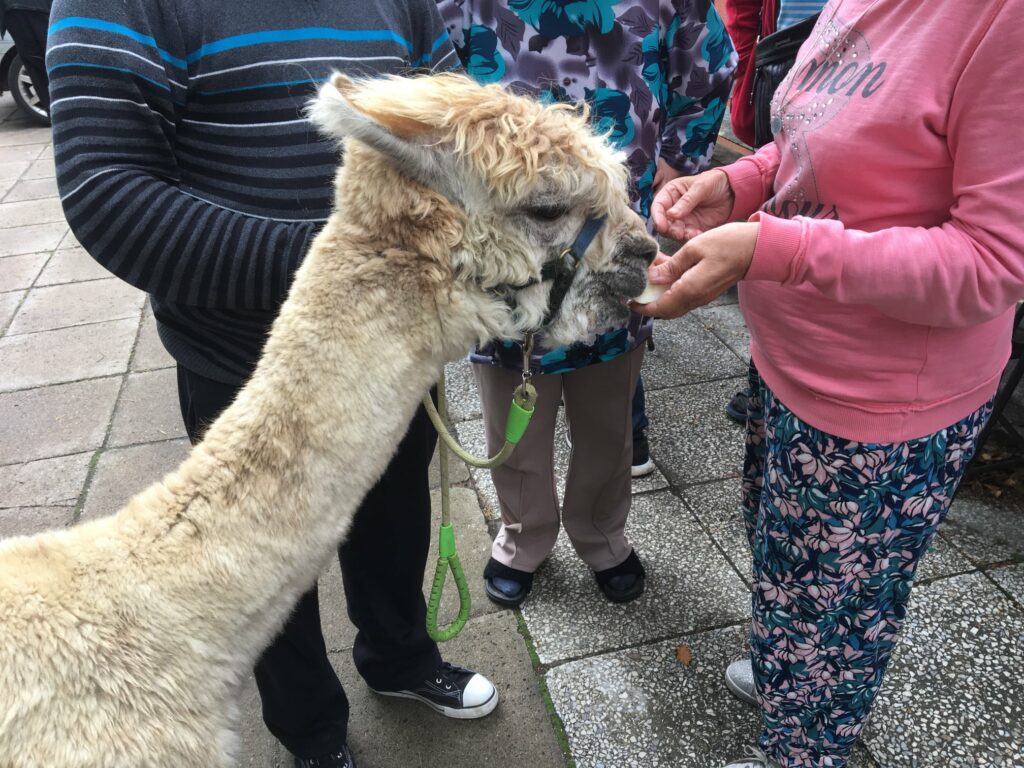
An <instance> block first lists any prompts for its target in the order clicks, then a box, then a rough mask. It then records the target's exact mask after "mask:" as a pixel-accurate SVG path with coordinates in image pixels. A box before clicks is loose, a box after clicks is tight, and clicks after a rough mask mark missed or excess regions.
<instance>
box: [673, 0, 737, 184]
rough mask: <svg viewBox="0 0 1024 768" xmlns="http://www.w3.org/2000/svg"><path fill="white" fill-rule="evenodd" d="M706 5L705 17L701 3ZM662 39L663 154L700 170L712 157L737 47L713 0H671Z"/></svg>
mask: <svg viewBox="0 0 1024 768" xmlns="http://www.w3.org/2000/svg"><path fill="white" fill-rule="evenodd" d="M702 6H704V7H706V16H705V15H703V14H702V13H701V7H702ZM671 7H672V11H671V20H670V21H669V23H668V25H667V28H666V31H665V36H664V39H663V41H662V46H663V47H664V51H663V54H662V60H663V62H664V66H665V73H664V75H663V76H664V78H665V80H666V88H664V89H663V90H662V92H661V94H660V95H659V101H660V102H661V104H660V106H661V109H662V112H663V118H662V126H661V137H662V143H661V154H660V157H661V159H663V160H664V161H665V162H667V163H668V164H669V165H671V166H672V167H673V168H675V169H676V170H677V171H681V172H682V173H686V174H694V173H699V172H700V171H702V170H704V168H706V167H707V165H708V163H709V162H710V161H711V155H712V154H713V153H714V151H715V142H716V141H717V139H718V129H719V127H720V126H721V124H722V117H723V116H724V115H725V107H726V104H727V103H728V101H729V90H730V89H731V88H732V75H733V71H734V70H735V69H736V51H735V50H733V47H732V41H731V40H730V39H729V33H728V32H726V31H725V24H724V23H723V22H722V18H721V17H720V16H719V15H718V12H717V11H716V10H715V6H714V5H713V4H711V3H707V4H703V3H672V4H671Z"/></svg>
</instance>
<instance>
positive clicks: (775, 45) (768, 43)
mask: <svg viewBox="0 0 1024 768" xmlns="http://www.w3.org/2000/svg"><path fill="white" fill-rule="evenodd" d="M819 16H821V14H820V13H816V14H814V15H813V16H808V17H807V18H806V19H804V20H803V21H799V22H797V23H796V24H793V25H792V26H789V27H786V28H785V29H780V30H779V31H778V32H774V33H772V34H770V35H768V37H765V38H763V39H762V40H761V41H760V42H758V44H757V48H756V49H755V53H754V67H755V68H757V67H763V66H766V65H768V64H777V63H779V62H783V61H792V60H793V59H795V58H796V54H797V51H799V50H800V46H801V45H803V44H804V41H805V40H807V38H808V37H810V36H811V30H812V29H814V25H815V24H817V23H818V17H819Z"/></svg>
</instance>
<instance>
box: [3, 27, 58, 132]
mask: <svg viewBox="0 0 1024 768" xmlns="http://www.w3.org/2000/svg"><path fill="white" fill-rule="evenodd" d="M49 25H50V18H49V16H48V15H47V14H45V13H43V12H42V11H24V10H21V9H14V10H11V11H7V12H6V13H5V14H4V26H5V27H7V32H8V33H9V34H10V36H11V39H12V40H13V41H14V46H15V47H16V48H17V49H18V55H19V56H21V61H22V63H24V65H25V70H26V71H27V72H28V76H29V77H31V78H32V85H33V86H35V89H36V93H38V94H39V99H40V101H41V102H42V106H43V107H44V108H45V109H46V111H47V112H49V110H50V79H49V78H48V77H47V76H46V30H47V28H48V27H49Z"/></svg>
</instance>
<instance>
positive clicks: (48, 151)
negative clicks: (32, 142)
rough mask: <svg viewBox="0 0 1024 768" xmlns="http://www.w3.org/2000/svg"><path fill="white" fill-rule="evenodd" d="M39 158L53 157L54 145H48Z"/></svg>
mask: <svg viewBox="0 0 1024 768" xmlns="http://www.w3.org/2000/svg"><path fill="white" fill-rule="evenodd" d="M39 157H53V143H52V142H51V143H50V144H47V145H46V146H45V147H44V148H43V151H42V152H40V153H39Z"/></svg>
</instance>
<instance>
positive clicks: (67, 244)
mask: <svg viewBox="0 0 1024 768" xmlns="http://www.w3.org/2000/svg"><path fill="white" fill-rule="evenodd" d="M81 247H82V244H81V243H80V242H78V238H77V237H75V233H74V232H72V231H71V230H70V229H68V231H67V232H66V233H65V234H64V239H63V240H61V241H60V245H58V246H57V250H59V251H63V250H67V249H69V248H81Z"/></svg>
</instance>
